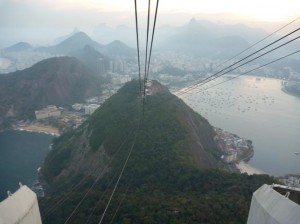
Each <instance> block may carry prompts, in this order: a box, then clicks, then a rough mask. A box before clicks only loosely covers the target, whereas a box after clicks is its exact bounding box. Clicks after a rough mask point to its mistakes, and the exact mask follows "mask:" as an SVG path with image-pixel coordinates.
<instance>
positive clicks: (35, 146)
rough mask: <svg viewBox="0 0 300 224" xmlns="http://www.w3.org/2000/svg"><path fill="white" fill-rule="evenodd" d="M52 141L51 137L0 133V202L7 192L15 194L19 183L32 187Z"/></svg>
mask: <svg viewBox="0 0 300 224" xmlns="http://www.w3.org/2000/svg"><path fill="white" fill-rule="evenodd" d="M52 139H53V136H51V135H46V134H41V133H33V132H25V131H5V132H1V133H0V201H1V200H3V199H4V198H6V196H7V193H6V192H7V190H9V191H11V192H15V191H16V190H17V189H18V188H19V184H18V183H19V182H22V183H23V184H26V185H27V186H28V187H31V186H32V184H33V182H34V181H35V180H36V179H37V169H38V167H40V166H41V164H42V162H43V160H44V158H45V157H46V155H47V153H48V152H49V145H50V144H51V141H52Z"/></svg>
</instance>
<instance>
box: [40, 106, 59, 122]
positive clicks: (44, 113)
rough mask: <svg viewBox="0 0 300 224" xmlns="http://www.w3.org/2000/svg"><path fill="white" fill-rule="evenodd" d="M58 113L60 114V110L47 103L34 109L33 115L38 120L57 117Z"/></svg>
mask: <svg viewBox="0 0 300 224" xmlns="http://www.w3.org/2000/svg"><path fill="white" fill-rule="evenodd" d="M60 115H61V112H60V110H59V109H58V108H57V107H56V106H54V105H49V106H47V107H46V108H44V109H42V110H36V111H35V117H36V119H38V120H39V119H44V118H48V117H58V116H60Z"/></svg>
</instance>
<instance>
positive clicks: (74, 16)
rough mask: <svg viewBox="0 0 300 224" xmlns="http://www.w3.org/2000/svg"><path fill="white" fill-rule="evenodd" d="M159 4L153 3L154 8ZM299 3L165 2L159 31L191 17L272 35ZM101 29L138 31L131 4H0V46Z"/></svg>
mask: <svg viewBox="0 0 300 224" xmlns="http://www.w3.org/2000/svg"><path fill="white" fill-rule="evenodd" d="M154 4H155V2H154V1H152V6H153V9H154ZM138 11H139V16H140V18H139V19H140V26H141V27H145V26H146V11H147V1H138ZM299 11H300V2H299V1H297V0H288V1H279V0H277V1H269V0H268V1H238V0H234V1H223V0H213V1H197V0H187V1H172V0H165V1H161V2H160V6H159V17H158V18H159V19H158V24H157V26H158V27H161V26H164V25H171V26H182V25H184V24H186V23H187V22H188V21H189V20H190V19H191V18H195V19H197V20H210V21H212V22H215V23H218V24H241V23H243V24H246V25H250V26H252V27H260V28H263V29H265V30H268V31H272V30H274V29H276V28H278V27H279V26H280V25H282V24H284V23H286V22H288V21H290V20H292V19H294V18H296V17H297V13H298V12H299ZM99 24H106V25H108V26H111V27H116V26H119V25H126V26H130V27H134V3H133V1H131V0H114V1H111V0H102V1H94V0H88V1H84V0H76V1H70V0H63V1H60V0H57V1H56V0H55V1H50V0H49V1H45V0H1V1H0V32H1V37H0V47H5V46H6V45H9V44H14V43H16V42H19V41H28V42H32V44H34V45H39V44H50V43H51V41H53V39H55V37H57V36H61V35H66V34H68V33H70V32H71V31H72V30H73V29H74V28H78V29H79V30H82V31H84V32H87V33H88V34H89V35H93V32H94V29H95V27H96V26H97V25H99Z"/></svg>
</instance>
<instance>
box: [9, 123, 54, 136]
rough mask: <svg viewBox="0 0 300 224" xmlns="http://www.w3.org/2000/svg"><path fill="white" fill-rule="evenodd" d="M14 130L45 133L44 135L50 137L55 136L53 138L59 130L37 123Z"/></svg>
mask: <svg viewBox="0 0 300 224" xmlns="http://www.w3.org/2000/svg"><path fill="white" fill-rule="evenodd" d="M15 130H20V131H30V132H37V133H45V134H50V135H55V136H58V135H59V130H58V129H57V128H54V127H52V126H46V125H42V124H38V123H35V124H28V125H24V126H19V127H17V128H15Z"/></svg>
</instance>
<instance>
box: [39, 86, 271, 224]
mask: <svg viewBox="0 0 300 224" xmlns="http://www.w3.org/2000/svg"><path fill="white" fill-rule="evenodd" d="M151 91H152V95H151V96H148V97H147V98H146V99H145V101H144V107H142V105H143V103H142V102H143V99H141V98H140V97H139V88H138V82H137V81H133V82H130V83H128V84H126V85H125V86H124V87H123V88H121V89H120V90H119V92H118V93H117V94H115V95H114V96H112V97H111V98H110V99H109V100H107V101H106V102H105V104H104V105H102V106H101V107H100V108H99V109H98V110H97V111H96V112H95V113H94V114H93V115H92V116H91V117H90V118H89V119H88V120H87V121H86V122H85V123H84V124H83V125H82V126H81V127H79V128H78V129H76V130H74V131H72V132H69V133H67V134H65V135H63V136H61V137H59V138H57V139H56V140H55V142H54V145H53V148H54V149H53V150H52V151H51V152H50V153H49V155H48V157H47V158H46V160H45V163H44V166H43V168H42V174H43V177H44V181H45V187H46V189H47V192H46V197H45V198H42V199H40V202H39V203H40V206H41V213H42V217H43V223H65V221H66V220H68V223H99V220H100V219H101V215H102V213H103V211H104V210H105V206H106V203H107V202H108V201H109V197H110V195H111V193H112V191H113V188H114V185H115V183H116V182H117V179H118V177H119V174H120V172H121V170H122V168H123V164H124V162H125V160H126V158H127V156H128V155H129V152H130V150H131V149H132V154H131V157H130V159H129V160H128V163H127V166H126V169H125V170H124V173H123V175H122V177H121V179H120V182H119V185H118V188H117V190H116V191H115V194H114V197H113V198H112V200H111V204H110V206H109V207H108V209H107V212H106V216H105V217H104V219H103V223H245V222H246V219H247V214H248V210H249V206H250V202H251V196H252V193H253V192H254V191H255V190H256V189H257V188H259V187H260V186H261V185H262V184H264V183H269V184H270V183H272V182H274V180H273V179H272V178H270V177H268V176H247V175H244V174H243V175H241V174H229V173H227V172H225V171H222V170H220V169H219V167H221V166H222V161H221V160H220V155H221V152H220V150H219V148H218V146H217V144H216V143H215V142H214V136H215V133H214V131H213V128H212V127H211V126H210V125H209V123H208V122H207V120H205V119H204V118H203V117H201V116H200V115H199V114H196V113H195V112H194V111H193V110H192V109H190V108H189V107H187V106H186V105H185V104H184V103H183V101H181V100H179V99H178V98H177V97H175V96H174V95H172V94H170V92H169V91H168V90H167V89H166V88H165V87H163V86H161V85H160V84H159V83H157V82H154V84H153V85H152V89H151ZM143 108H144V111H143ZM83 199H84V200H83ZM72 212H73V214H72Z"/></svg>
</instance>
